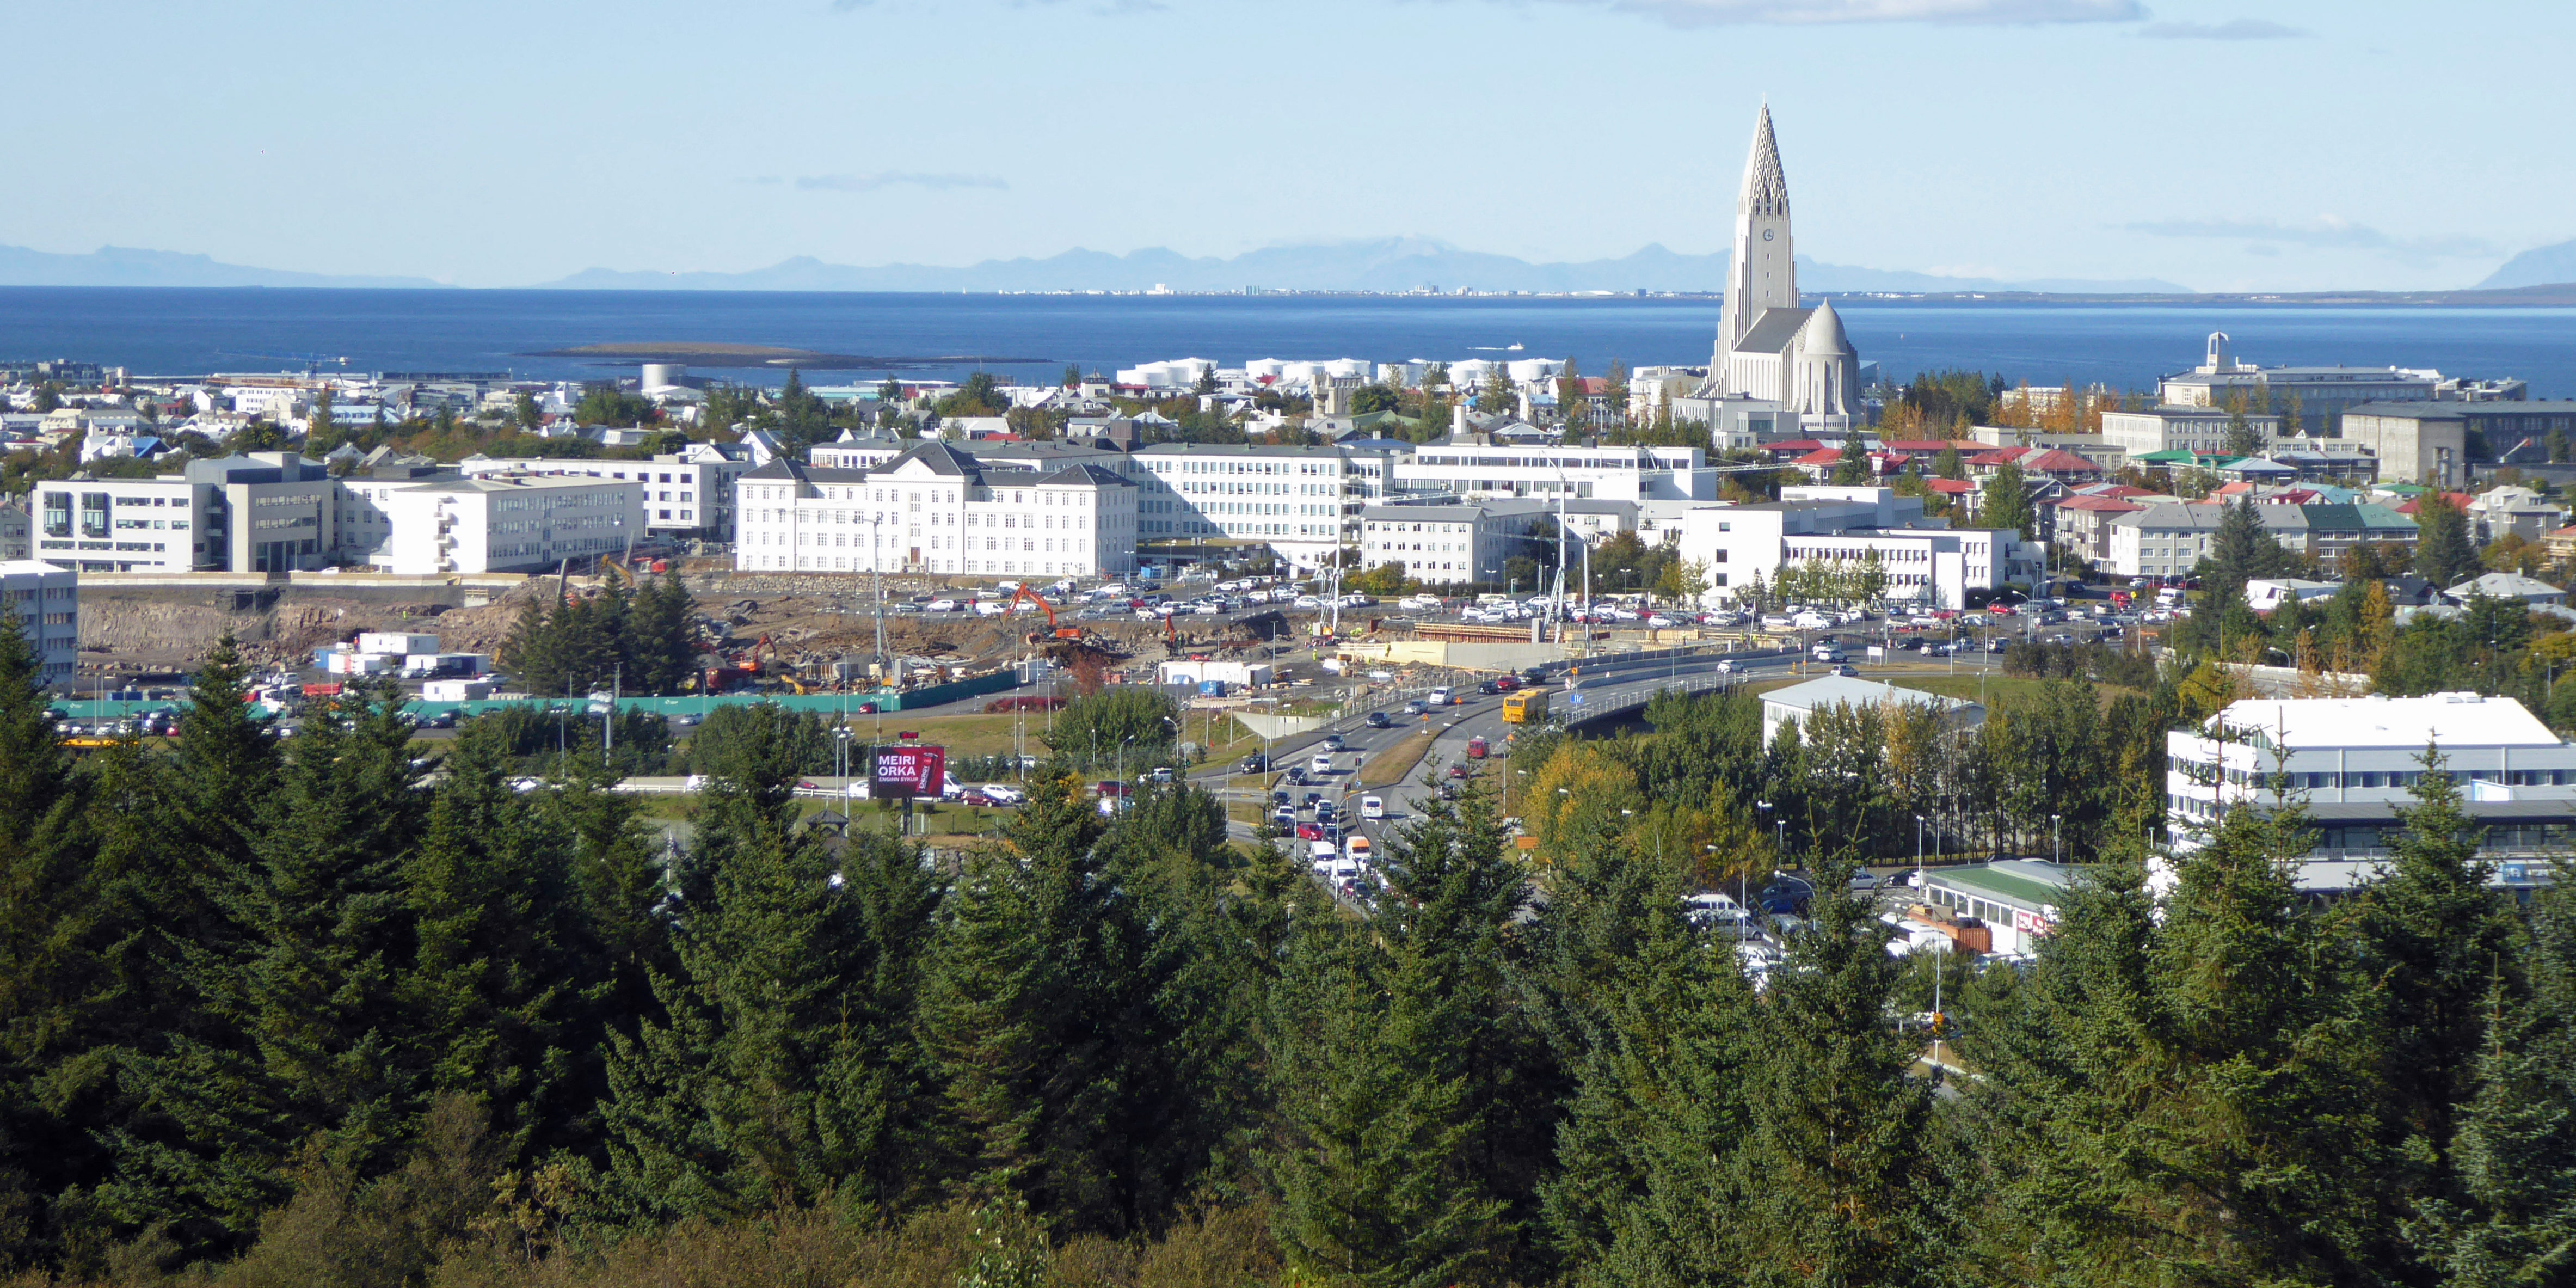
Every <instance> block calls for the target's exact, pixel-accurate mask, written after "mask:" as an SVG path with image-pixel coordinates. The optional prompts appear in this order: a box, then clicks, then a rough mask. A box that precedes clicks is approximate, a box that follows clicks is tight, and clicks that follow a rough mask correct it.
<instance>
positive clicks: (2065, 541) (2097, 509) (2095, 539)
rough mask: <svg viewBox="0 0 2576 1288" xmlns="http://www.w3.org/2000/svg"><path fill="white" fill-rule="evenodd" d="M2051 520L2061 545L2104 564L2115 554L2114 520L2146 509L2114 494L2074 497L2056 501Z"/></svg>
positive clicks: (2052, 537) (2091, 560)
mask: <svg viewBox="0 0 2576 1288" xmlns="http://www.w3.org/2000/svg"><path fill="white" fill-rule="evenodd" d="M2051 508H2052V509H2053V510H2054V511H2055V513H2056V518H2055V519H2054V520H2053V521H2052V522H2051V523H2050V525H2049V531H2050V533H2051V534H2052V536H2051V539H2052V540H2054V541H2055V542H2056V544H2057V547H2058V548H2059V549H2061V550H2064V551H2066V552H2067V553H2068V554H2071V555H2074V556H2076V557H2077V558H2080V559H2085V560H2088V561H2090V562H2093V563H2102V562H2104V561H2106V560H2108V559H2109V558H2110V557H2111V521H2112V520H2114V519H2117V518H2119V517H2120V516H2121V515H2124V514H2136V513H2138V512H2139V511H2141V510H2144V509H2146V507H2145V506H2143V505H2139V504H2137V503H2136V502H2134V501H2123V500H2121V499H2120V498H2118V497H2111V496H2070V497H2067V498H2065V499H2064V500H2061V501H2057V502H2055V503H2053V505H2052V507H2051Z"/></svg>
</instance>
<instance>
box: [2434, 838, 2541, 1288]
mask: <svg viewBox="0 0 2576 1288" xmlns="http://www.w3.org/2000/svg"><path fill="white" fill-rule="evenodd" d="M2533 903H2534V908H2533V916H2532V922H2531V937H2530V941H2529V944H2528V950H2527V951H2526V952H2525V953H2523V954H2520V956H2521V957H2522V959H2523V960H2524V961H2525V963H2526V974H2527V978H2528V990H2527V992H2526V993H2524V995H2523V996H2520V997H2516V996H2513V995H2512V994H2511V992H2510V991H2509V990H2508V989H2507V988H2506V986H2505V984H2504V981H2503V980H2502V979H2498V980H2496V981H2495V983H2494V985H2493V987H2492V989H2491V991H2490V993H2489V996H2488V999H2487V1002H2486V1005H2485V1008H2484V1009H2485V1011H2486V1015H2485V1016H2484V1017H2483V1018H2484V1019H2485V1020H2486V1022H2487V1031H2486V1033H2485V1034H2484V1035H2483V1038H2482V1040H2481V1041H2480V1042H2479V1043H2478V1044H2477V1048H2476V1057H2475V1064H2474V1074H2475V1079H2474V1082H2475V1087H2476V1094H2475V1095H2474V1096H2473V1097H2471V1098H2470V1099H2469V1100H2467V1101H2466V1103H2465V1104H2464V1106H2463V1108H2462V1112H2461V1114H2460V1130H2459V1135H2458V1136H2457V1137H2456V1139H2455V1141H2454V1144H2453V1146H2452V1150H2451V1158H2452V1160H2453V1161H2454V1163H2455V1166H2456V1177H2457V1194H2456V1195H2454V1196H2449V1197H2441V1198H2435V1199H2432V1200H2429V1201H2427V1202H2426V1203H2425V1204H2424V1213H2423V1216H2422V1219H2421V1220H2419V1221H2418V1222H2417V1223H2415V1225H2414V1226H2413V1227H2412V1228H2411V1229H2410V1230H2409V1232H2408V1233H2409V1234H2410V1235H2411V1236H2412V1238H2413V1240H2414V1242H2415V1243H2416V1245H2417V1246H2418V1247H2420V1248H2421V1249H2423V1252H2424V1257H2425V1260H2426V1261H2427V1262H2428V1263H2430V1264H2431V1265H2432V1266H2433V1267H2434V1268H2436V1269H2438V1270H2439V1271H2440V1272H2441V1274H2442V1275H2443V1276H2444V1277H2445V1278H2446V1279H2447V1280H2448V1282H2450V1283H2453V1284H2458V1285H2461V1288H2507V1285H2517V1284H2541V1283H2562V1282H2564V1281H2565V1280H2566V1278H2567V1275H2568V1271H2569V1255H2570V1250H2571V1249H2576V864H2568V863H2564V862H2561V863H2559V864H2557V865H2556V870H2555V872H2554V873H2553V879H2552V881H2551V883H2550V884H2549V885H2548V886H2547V887H2545V888H2544V889H2542V890H2541V891H2540V892H2539V893H2538V894H2537V896H2536V897H2535V898H2534V900H2533ZM2464 1054H2466V1053H2451V1058H2453V1059H2458V1058H2459V1057H2460V1056H2461V1055H2464Z"/></svg>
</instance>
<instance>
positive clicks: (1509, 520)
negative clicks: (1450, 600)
mask: <svg viewBox="0 0 2576 1288" xmlns="http://www.w3.org/2000/svg"><path fill="white" fill-rule="evenodd" d="M1554 517H1555V511H1554V510H1553V509H1552V508H1551V507H1549V506H1548V505H1547V504H1546V503H1545V502H1541V501H1483V502H1472V503H1467V504H1461V505H1372V506H1369V507H1367V508H1366V509H1364V510H1362V511H1361V512H1360V560H1361V563H1362V564H1363V565H1365V566H1367V567H1371V568H1374V567H1377V566H1378V565H1379V564H1385V563H1401V564H1403V565H1404V572H1405V575H1406V576H1408V577H1411V578H1413V579H1414V580H1416V581H1421V582H1427V583H1430V584H1432V585H1438V586H1455V585H1466V584H1468V583H1476V584H1480V585H1493V586H1499V585H1502V584H1503V580H1504V578H1503V561H1504V560H1506V559H1509V558H1511V557H1512V556H1513V555H1516V554H1523V553H1529V551H1528V549H1527V547H1528V538H1529V537H1530V535H1531V534H1532V533H1533V532H1534V531H1536V530H1537V529H1538V527H1539V526H1540V524H1541V523H1542V522H1543V521H1545V520H1548V519H1552V518H1554Z"/></svg>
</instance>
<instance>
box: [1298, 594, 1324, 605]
mask: <svg viewBox="0 0 2576 1288" xmlns="http://www.w3.org/2000/svg"><path fill="white" fill-rule="evenodd" d="M1292 606H1293V607H1297V608H1321V607H1323V606H1324V601H1323V600H1322V599H1320V598H1318V597H1316V596H1313V595H1299V596H1298V597H1297V598H1296V601H1295V602H1294V604H1293V605H1292Z"/></svg>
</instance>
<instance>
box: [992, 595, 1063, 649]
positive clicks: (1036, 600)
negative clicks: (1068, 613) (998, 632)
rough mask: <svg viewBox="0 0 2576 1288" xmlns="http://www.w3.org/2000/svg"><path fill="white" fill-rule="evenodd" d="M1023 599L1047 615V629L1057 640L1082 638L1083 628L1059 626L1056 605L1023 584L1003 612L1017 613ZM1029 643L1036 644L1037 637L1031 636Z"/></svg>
mask: <svg viewBox="0 0 2576 1288" xmlns="http://www.w3.org/2000/svg"><path fill="white" fill-rule="evenodd" d="M1023 599H1025V600H1027V601H1029V602H1030V603H1032V604H1035V605H1037V606H1038V611H1039V612H1042V613H1045V614H1046V619H1047V629H1048V630H1050V631H1051V632H1053V633H1054V636H1055V638H1057V639H1060V640H1078V639H1081V638H1082V628H1081V627H1079V626H1065V625H1061V624H1059V623H1058V622H1057V621H1056V619H1055V605H1053V604H1050V603H1048V602H1046V597H1045V596H1043V595H1040V594H1039V593H1037V592H1036V591H1034V590H1031V589H1029V588H1028V586H1027V585H1026V584H1025V583H1023V584H1022V585H1021V586H1020V588H1019V589H1018V590H1015V591H1012V592H1011V602H1010V604H1009V606H1008V607H1007V608H1005V609H1004V610H1003V611H1005V612H1011V611H1016V610H1017V609H1018V608H1019V606H1020V601H1021V600H1023ZM1029 642H1030V643H1032V644H1034V643H1036V642H1037V637H1036V636H1034V635H1033V636H1030V637H1029Z"/></svg>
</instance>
